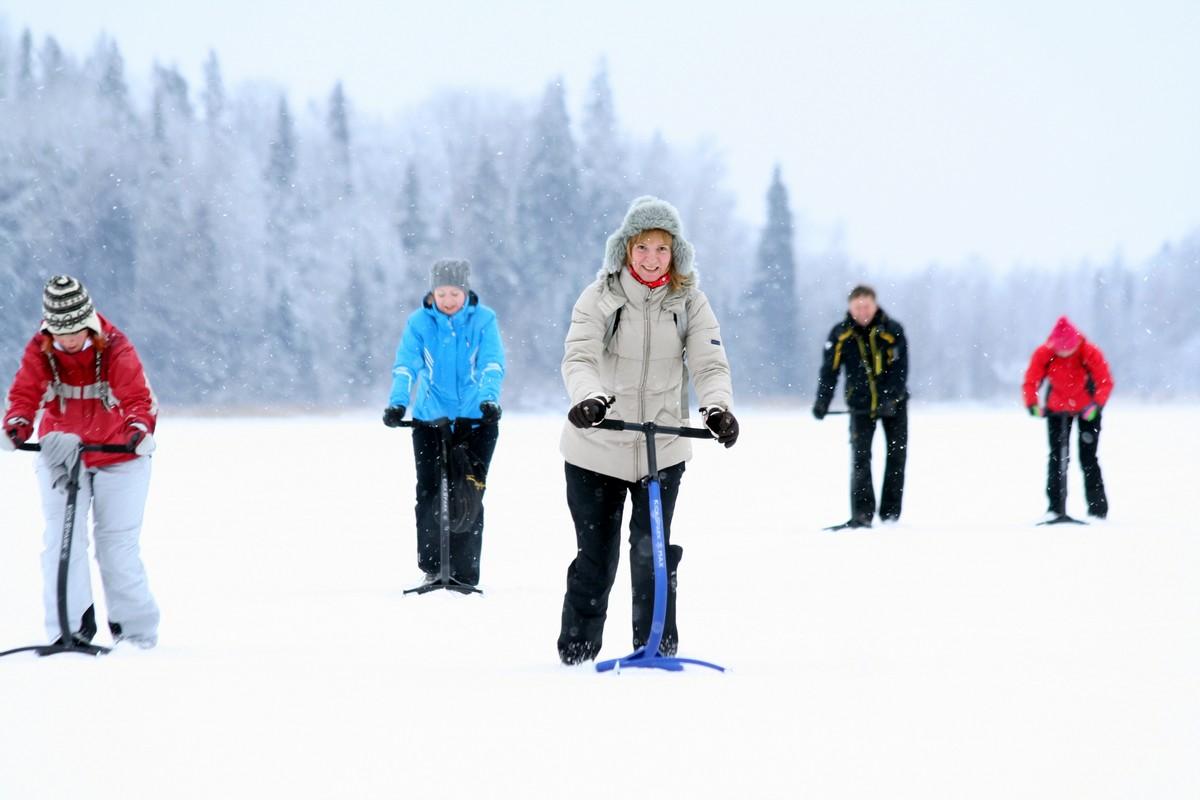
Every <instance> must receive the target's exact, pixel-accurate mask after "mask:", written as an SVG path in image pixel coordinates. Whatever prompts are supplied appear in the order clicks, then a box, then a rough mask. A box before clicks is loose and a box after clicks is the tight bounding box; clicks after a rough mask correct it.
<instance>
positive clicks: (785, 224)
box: [743, 165, 809, 395]
mask: <svg viewBox="0 0 1200 800" xmlns="http://www.w3.org/2000/svg"><path fill="white" fill-rule="evenodd" d="M794 241H795V232H794V230H793V228H792V210H791V207H790V206H789V204H788V192H787V187H785V186H784V185H783V171H782V169H781V168H780V167H779V166H778V165H776V167H775V171H774V173H773V174H772V176H771V186H770V187H769V188H768V189H767V223H766V226H765V227H764V228H763V232H762V236H761V238H760V239H759V244H758V251H757V255H756V258H755V265H754V277H753V278H752V280H751V281H750V282H749V285H748V286H747V289H746V298H745V301H744V302H745V312H746V315H747V318H748V319H749V320H751V321H753V322H754V323H755V325H754V326H753V327H752V330H753V331H754V334H753V338H752V340H751V342H750V346H749V347H748V348H743V357H746V356H749V358H750V360H751V370H752V372H754V373H757V376H756V377H752V378H751V380H753V381H754V382H755V386H754V387H753V391H754V392H755V394H756V395H794V394H799V393H800V392H801V388H802V385H806V384H807V383H808V382H809V381H808V379H807V377H804V379H803V380H802V376H801V374H800V369H799V366H800V362H799V359H798V358H797V350H798V349H799V348H800V347H801V346H802V343H801V342H800V340H799V336H798V334H797V326H796V309H797V303H798V302H799V299H800V298H799V296H798V295H797V292H796V258H795V252H794Z"/></svg>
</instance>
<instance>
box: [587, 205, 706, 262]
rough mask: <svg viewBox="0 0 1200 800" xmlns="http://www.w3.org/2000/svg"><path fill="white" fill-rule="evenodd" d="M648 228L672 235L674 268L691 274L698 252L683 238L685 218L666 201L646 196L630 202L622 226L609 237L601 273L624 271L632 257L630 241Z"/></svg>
mask: <svg viewBox="0 0 1200 800" xmlns="http://www.w3.org/2000/svg"><path fill="white" fill-rule="evenodd" d="M648 230H663V231H666V232H667V233H669V234H671V240H672V241H671V266H672V268H673V269H674V270H675V272H676V273H678V274H680V275H690V274H692V270H693V262H694V261H695V251H694V250H693V248H692V245H691V243H690V242H688V241H687V240H686V239H685V238H684V237H683V220H682V219H681V218H680V216H679V211H677V210H676V208H675V206H673V205H671V204H670V203H668V202H667V201H666V200H660V199H659V198H657V197H652V196H650V195H643V196H642V197H639V198H637V199H636V200H634V201H633V202H632V203H630V204H629V210H628V211H626V212H625V219H624V220H622V222H621V227H620V228H618V229H617V230H616V231H614V232H613V234H612V235H611V236H609V237H608V242H607V243H606V244H605V247H604V267H603V268H602V269H601V270H600V275H601V276H604V275H612V274H615V273H618V272H620V271H621V270H623V269H624V268H625V264H626V262H627V261H628V258H629V241H630V240H631V239H632V238H633V237H635V236H637V235H638V234H639V233H642V232H643V231H648Z"/></svg>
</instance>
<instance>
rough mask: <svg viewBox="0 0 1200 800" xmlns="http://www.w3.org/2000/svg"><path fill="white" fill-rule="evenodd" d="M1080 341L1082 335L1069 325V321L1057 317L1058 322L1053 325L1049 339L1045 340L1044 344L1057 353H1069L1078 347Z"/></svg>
mask: <svg viewBox="0 0 1200 800" xmlns="http://www.w3.org/2000/svg"><path fill="white" fill-rule="evenodd" d="M1082 340H1083V334H1081V333H1080V332H1079V329H1078V328H1076V327H1075V326H1074V325H1072V324H1071V320H1069V319H1067V318H1066V317H1059V318H1058V322H1055V323H1054V329H1053V330H1051V331H1050V338H1049V339H1047V340H1046V344H1048V345H1050V347H1051V348H1052V349H1053V350H1054V351H1055V352H1057V353H1069V352H1070V351H1072V350H1074V349H1075V348H1076V347H1078V346H1079V343H1080V342H1081V341H1082Z"/></svg>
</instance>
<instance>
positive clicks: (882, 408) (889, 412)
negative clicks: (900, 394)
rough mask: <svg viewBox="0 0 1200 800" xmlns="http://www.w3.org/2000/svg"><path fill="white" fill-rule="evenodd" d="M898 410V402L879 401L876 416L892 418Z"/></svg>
mask: <svg viewBox="0 0 1200 800" xmlns="http://www.w3.org/2000/svg"><path fill="white" fill-rule="evenodd" d="M899 410H900V401H899V400H880V401H879V409H878V415H879V416H881V417H894V416H896V413H897V412H898V411H899Z"/></svg>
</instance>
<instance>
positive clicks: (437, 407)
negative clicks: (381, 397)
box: [383, 259, 504, 586]
mask: <svg viewBox="0 0 1200 800" xmlns="http://www.w3.org/2000/svg"><path fill="white" fill-rule="evenodd" d="M470 275H471V264H470V262H468V261H464V260H460V259H441V260H439V261H435V262H434V264H433V267H432V269H431V270H430V286H431V289H430V291H429V293H428V294H427V295H425V300H424V302H423V303H422V307H421V308H419V309H418V310H417V311H415V312H413V314H412V316H410V317H409V318H408V322H407V323H406V324H405V326H404V335H403V336H402V337H401V339H400V347H399V348H398V349H397V351H396V363H395V366H394V367H393V368H392V392H391V395H390V397H389V398H388V407H387V408H386V409H385V410H384V412H383V423H384V424H385V425H387V426H388V427H389V428H394V427H397V426H398V425H399V423H400V421H401V420H403V419H404V415H405V413H406V412H407V410H408V408H409V407H411V408H412V412H413V419H415V420H422V421H426V422H428V421H432V420H436V419H439V418H442V417H446V418H449V419H450V420H452V421H453V423H454V424H453V426H452V429H451V434H450V435H451V440H450V446H451V447H450V449H451V450H452V451H453V449H454V448H455V447H459V446H461V447H465V449H466V454H467V458H468V459H469V463H470V464H471V466H472V475H473V476H474V477H475V478H477V480H478V483H480V484H486V480H487V471H488V467H489V465H490V464H491V461H492V453H493V452H494V451H495V449H496V439H497V437H498V435H499V425H498V423H499V421H500V385H501V383H502V382H503V381H504V345H503V344H502V343H501V341H500V327H499V325H498V324H497V323H496V312H494V311H492V309H490V308H488V307H487V306H485V305H483V304H482V303H480V302H479V297H478V296H477V295H476V294H475V292H473V291H471V286H470ZM441 435H442V434H441V431H439V430H438V429H437V428H431V427H415V428H413V455H414V457H415V459H416V467H417V505H416V516H417V564H418V566H420V568H421V570H422V571H423V572H424V573H425V580H426V582H429V581H433V580H435V579H436V578H437V577H438V574H439V573H440V571H441V542H440V537H441V525H440V520H439V518H438V514H439V512H440V503H439V501H438V489H439V486H440V477H441V471H442V464H441ZM478 488H479V489H480V490H481V491H482V485H481V486H479V487H478ZM451 497H453V494H452V495H451ZM481 499H482V495H481ZM482 547H483V510H482V508H481V509H480V511H479V516H478V518H477V519H476V520H475V523H474V525H473V526H471V527H470V529H469V530H466V531H463V532H453V531H452V533H451V539H450V562H451V563H450V576H451V577H452V578H455V579H457V580H458V581H461V582H463V583H466V584H468V585H470V586H475V585H476V584H478V583H479V557H480V552H481V550H482Z"/></svg>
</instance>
